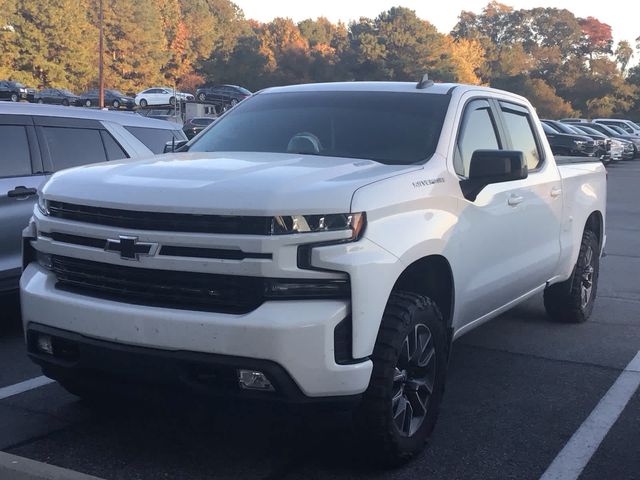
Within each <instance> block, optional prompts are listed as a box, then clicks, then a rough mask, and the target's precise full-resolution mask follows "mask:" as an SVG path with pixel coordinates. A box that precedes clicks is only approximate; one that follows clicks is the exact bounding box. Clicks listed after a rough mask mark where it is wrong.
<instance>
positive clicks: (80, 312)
mask: <svg viewBox="0 0 640 480" xmlns="http://www.w3.org/2000/svg"><path fill="white" fill-rule="evenodd" d="M55 282H56V279H55V276H54V275H53V274H52V273H51V272H48V271H46V270H44V269H43V268H41V267H40V266H38V265H37V264H34V263H31V264H29V265H28V266H27V268H26V270H25V272H24V274H23V276H22V278H21V281H20V290H21V293H20V295H21V302H22V315H23V323H24V326H25V331H26V332H29V331H30V330H33V329H34V328H39V326H43V327H49V328H53V329H58V330H62V331H66V332H73V334H75V335H78V336H79V338H81V339H82V338H86V339H89V341H102V342H109V343H110V344H113V345H116V346H119V347H122V348H128V347H132V348H133V347H140V348H142V349H152V350H154V351H162V352H164V353H166V355H168V356H171V355H177V356H180V355H182V354H185V353H187V352H189V353H190V354H193V355H198V354H204V355H213V356H216V357H217V358H218V357H220V358H221V357H233V358H238V357H240V358H242V359H250V360H251V361H252V362H253V361H265V362H269V364H275V365H277V366H278V368H281V369H282V371H283V372H286V375H287V376H289V377H290V378H291V381H292V383H293V384H294V385H295V386H296V387H297V388H298V389H299V391H300V394H301V395H302V397H303V398H305V397H309V399H314V398H321V397H335V396H351V395H357V394H360V393H362V392H364V391H365V390H366V388H367V386H368V384H369V378H370V376H371V370H372V362H371V360H369V359H364V360H363V361H361V362H357V363H352V364H346V365H342V364H338V363H336V359H335V354H334V352H335V329H336V326H338V324H339V323H340V322H341V321H343V320H344V319H345V318H347V317H348V315H349V309H350V308H349V307H350V305H349V302H348V301H340V300H301V301H280V302H273V301H272V302H267V303H264V304H262V305H261V306H260V307H259V308H257V309H256V310H254V311H252V312H250V313H248V314H246V315H230V314H222V313H210V312H197V311H189V310H175V309H169V308H158V307H149V306H139V305H132V304H127V303H120V302H113V301H110V300H103V299H98V298H93V297H88V296H84V295H79V294H75V293H70V292H66V291H62V290H59V289H57V288H56V287H55ZM147 358H151V357H147ZM211 358H213V357H211ZM36 360H37V361H38V363H41V364H43V362H46V361H47V358H44V359H43V358H40V357H38V358H36ZM49 360H50V361H52V360H53V359H49ZM50 366H51V367H52V368H62V367H61V366H60V365H56V364H53V365H50ZM94 367H95V368H97V370H99V371H101V372H103V373H106V374H110V375H115V376H119V375H121V374H123V370H122V369H119V368H116V369H113V368H111V367H110V366H109V365H108V364H107V365H98V366H90V367H87V368H90V369H91V368H94ZM78 368H81V369H82V368H85V367H83V366H82V364H79V366H78ZM249 368H250V367H249ZM46 370H47V368H46V367H45V371H46ZM276 383H278V381H277V380H276ZM279 383H282V381H279ZM283 394H285V396H287V397H289V396H290V395H289V394H287V393H286V392H284V391H283ZM294 397H295V395H294Z"/></svg>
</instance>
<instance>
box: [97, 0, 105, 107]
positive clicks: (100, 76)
mask: <svg viewBox="0 0 640 480" xmlns="http://www.w3.org/2000/svg"><path fill="white" fill-rule="evenodd" d="M103 20H104V16H103V13H102V0H100V13H99V20H98V22H99V30H100V40H99V42H98V43H99V45H98V50H99V52H98V84H99V87H98V92H99V93H98V103H99V105H100V108H104V74H103V71H102V62H103V60H102V55H103V50H104V41H103V36H104V31H103V30H104V29H103V26H102V23H103Z"/></svg>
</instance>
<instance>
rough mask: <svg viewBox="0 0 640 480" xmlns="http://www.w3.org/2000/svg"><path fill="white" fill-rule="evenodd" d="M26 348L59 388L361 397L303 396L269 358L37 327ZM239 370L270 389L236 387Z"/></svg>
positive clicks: (303, 399)
mask: <svg viewBox="0 0 640 480" xmlns="http://www.w3.org/2000/svg"><path fill="white" fill-rule="evenodd" d="M38 334H46V335H49V336H51V337H52V343H53V355H50V354H45V353H42V352H41V351H39V350H38V349H37V346H36V344H37V337H38ZM27 350H28V353H29V356H30V357H31V359H32V360H33V361H34V362H35V363H37V364H38V365H40V366H41V367H42V369H43V371H44V373H45V374H46V375H47V376H49V377H51V378H53V379H54V380H59V381H60V382H61V383H63V384H64V382H65V381H69V382H78V381H80V382H84V381H86V382H87V383H92V384H103V385H109V386H111V387H114V386H115V388H127V386H131V387H135V388H136V389H139V388H144V387H145V386H147V387H151V388H157V387H161V388H162V387H166V388H169V389H171V390H174V391H175V390H183V391H190V392H192V393H196V394H204V395H213V396H231V397H233V396H237V397H242V398H247V399H252V398H253V399H259V400H267V401H269V400H272V401H281V402H288V403H329V402H336V403H344V404H349V405H350V404H354V403H357V402H358V401H359V400H361V398H362V396H361V395H349V396H337V397H308V396H306V395H304V393H302V391H301V390H300V388H299V387H298V385H297V384H296V383H295V382H294V380H293V378H291V376H290V375H289V373H288V372H287V371H286V370H285V369H284V368H283V367H282V366H281V365H279V364H278V363H276V362H272V361H270V360H261V359H254V358H245V357H235V356H229V355H218V354H209V353H200V352H189V351H172V350H162V349H155V348H149V347H138V346H132V345H124V344H121V343H115V342H108V341H104V340H96V339H93V338H89V337H85V336H83V335H79V334H77V333H73V332H69V331H66V330H61V329H57V328H52V327H48V326H45V325H40V324H37V323H31V324H29V325H28V328H27ZM240 368H242V369H248V370H257V371H260V372H263V373H264V374H265V375H266V376H267V377H268V378H269V380H270V381H271V383H272V384H273V386H274V388H275V391H259V390H245V389H242V388H240V387H239V386H238V380H237V370H238V369H240Z"/></svg>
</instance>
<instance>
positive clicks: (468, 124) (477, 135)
mask: <svg viewBox="0 0 640 480" xmlns="http://www.w3.org/2000/svg"><path fill="white" fill-rule="evenodd" d="M499 149H500V143H499V141H498V136H497V134H496V128H495V122H494V120H493V115H492V113H491V108H490V107H489V102H487V101H486V100H474V101H472V102H471V103H469V105H467V108H466V110H465V112H464V116H463V119H462V127H461V129H460V132H459V133H458V141H457V144H456V151H455V153H454V156H453V164H454V168H455V171H456V173H457V174H458V175H460V176H463V177H468V176H469V165H470V164H471V156H472V155H473V152H475V151H476V150H499Z"/></svg>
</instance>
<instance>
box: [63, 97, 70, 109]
mask: <svg viewBox="0 0 640 480" xmlns="http://www.w3.org/2000/svg"><path fill="white" fill-rule="evenodd" d="M62 105H64V106H65V107H68V106H69V100H67V99H66V98H65V99H63V100H62Z"/></svg>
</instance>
